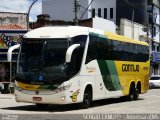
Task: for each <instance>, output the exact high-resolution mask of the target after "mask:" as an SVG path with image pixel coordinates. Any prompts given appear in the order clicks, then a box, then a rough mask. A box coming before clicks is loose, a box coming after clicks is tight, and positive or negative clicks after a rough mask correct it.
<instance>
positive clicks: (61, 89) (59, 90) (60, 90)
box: [53, 84, 71, 93]
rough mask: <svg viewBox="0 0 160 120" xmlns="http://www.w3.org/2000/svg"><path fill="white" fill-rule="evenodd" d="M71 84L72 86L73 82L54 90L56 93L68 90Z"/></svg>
mask: <svg viewBox="0 0 160 120" xmlns="http://www.w3.org/2000/svg"><path fill="white" fill-rule="evenodd" d="M70 86H71V84H68V85H66V86H62V87H59V88H57V89H55V90H53V91H54V92H55V93H59V92H62V91H65V90H68V89H69V87H70Z"/></svg>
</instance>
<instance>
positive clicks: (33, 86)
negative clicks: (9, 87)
mask: <svg viewBox="0 0 160 120" xmlns="http://www.w3.org/2000/svg"><path fill="white" fill-rule="evenodd" d="M16 83H17V85H18V86H19V87H20V88H22V89H24V90H37V89H38V88H39V87H40V85H31V84H25V83H21V82H18V81H16Z"/></svg>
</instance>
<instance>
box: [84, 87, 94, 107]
mask: <svg viewBox="0 0 160 120" xmlns="http://www.w3.org/2000/svg"><path fill="white" fill-rule="evenodd" d="M91 103H92V91H91V89H88V88H87V89H86V90H85V92H84V96H83V102H82V108H88V107H89V106H90V105H91Z"/></svg>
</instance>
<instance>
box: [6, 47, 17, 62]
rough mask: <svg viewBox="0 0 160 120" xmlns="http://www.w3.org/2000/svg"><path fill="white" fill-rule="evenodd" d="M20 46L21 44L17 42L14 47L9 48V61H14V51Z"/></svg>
mask: <svg viewBox="0 0 160 120" xmlns="http://www.w3.org/2000/svg"><path fill="white" fill-rule="evenodd" d="M19 47H20V44H17V45H14V46H12V47H10V48H9V49H8V52H7V59H8V62H11V61H12V51H13V50H15V49H18V48H19Z"/></svg>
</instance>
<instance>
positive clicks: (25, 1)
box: [0, 0, 42, 22]
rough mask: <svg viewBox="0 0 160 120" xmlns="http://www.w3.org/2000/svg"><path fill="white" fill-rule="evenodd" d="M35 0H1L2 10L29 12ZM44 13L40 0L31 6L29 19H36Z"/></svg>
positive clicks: (0, 8)
mask: <svg viewBox="0 0 160 120" xmlns="http://www.w3.org/2000/svg"><path fill="white" fill-rule="evenodd" d="M33 1H34V0H0V12H16V13H27V12H28V9H29V7H30V5H31V4H32V3H33ZM41 13H42V0H38V1H37V2H36V3H35V4H34V5H33V6H32V8H31V10H30V14H29V21H32V22H33V21H36V20H37V15H39V14H41Z"/></svg>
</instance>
